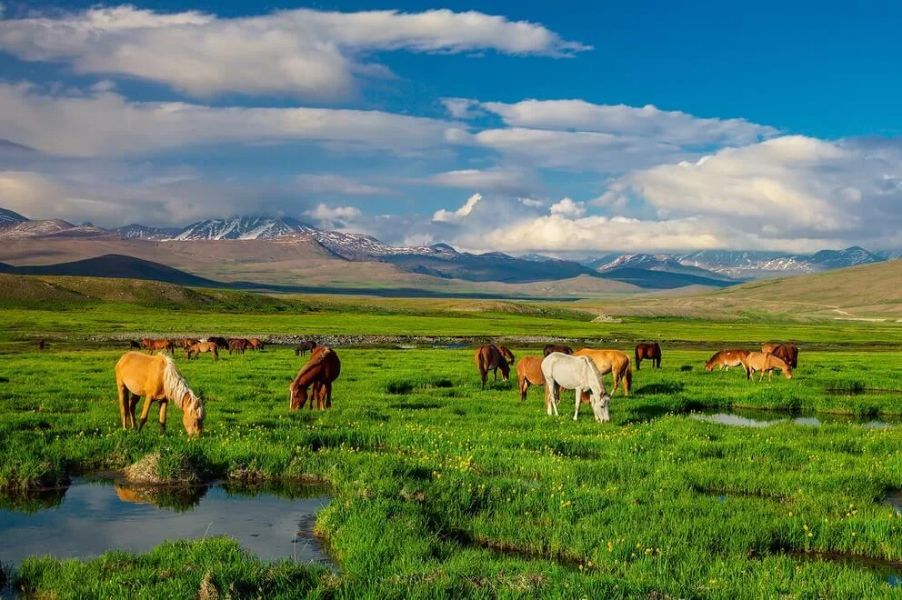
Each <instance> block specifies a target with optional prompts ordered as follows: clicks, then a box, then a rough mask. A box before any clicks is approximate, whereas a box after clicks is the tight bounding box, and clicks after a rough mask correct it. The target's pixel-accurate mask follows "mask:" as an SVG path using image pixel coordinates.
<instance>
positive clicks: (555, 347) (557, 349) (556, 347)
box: [542, 344, 573, 356]
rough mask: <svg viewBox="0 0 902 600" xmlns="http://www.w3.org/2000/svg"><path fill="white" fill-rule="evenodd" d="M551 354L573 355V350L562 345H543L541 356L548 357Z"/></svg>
mask: <svg viewBox="0 0 902 600" xmlns="http://www.w3.org/2000/svg"><path fill="white" fill-rule="evenodd" d="M552 352H560V353H561V354H573V348H571V347H570V346H565V345H563V344H545V347H544V348H542V356H548V355H549V354H551V353H552Z"/></svg>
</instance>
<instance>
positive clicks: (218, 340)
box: [207, 336, 229, 350]
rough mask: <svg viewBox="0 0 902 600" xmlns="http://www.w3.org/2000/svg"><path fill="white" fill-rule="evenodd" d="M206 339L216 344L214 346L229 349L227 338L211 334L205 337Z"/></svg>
mask: <svg viewBox="0 0 902 600" xmlns="http://www.w3.org/2000/svg"><path fill="white" fill-rule="evenodd" d="M207 341H208V342H213V343H214V344H216V347H217V348H219V349H220V350H228V349H229V340H227V339H225V338H224V337H218V336H211V337H208V338H207Z"/></svg>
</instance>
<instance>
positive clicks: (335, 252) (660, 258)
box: [0, 209, 883, 293]
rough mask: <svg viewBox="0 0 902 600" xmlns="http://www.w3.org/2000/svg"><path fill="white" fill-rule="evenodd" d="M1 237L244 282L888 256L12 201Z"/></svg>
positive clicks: (14, 256) (645, 281)
mask: <svg viewBox="0 0 902 600" xmlns="http://www.w3.org/2000/svg"><path fill="white" fill-rule="evenodd" d="M0 240H9V241H11V242H15V243H13V244H11V245H10V244H4V245H0V246H3V247H0V261H3V262H8V263H10V264H11V265H12V264H15V265H18V266H19V267H24V266H28V265H33V263H34V261H35V260H38V261H39V262H41V263H42V264H43V265H44V266H46V265H48V264H49V263H48V261H49V260H50V257H51V256H58V257H59V260H58V262H59V263H60V264H62V263H64V262H65V263H69V262H73V261H78V260H86V259H89V258H92V257H96V256H102V255H116V256H121V255H124V256H132V257H135V258H140V259H142V260H148V261H153V262H155V263H158V264H159V265H160V267H168V266H172V267H175V268H178V269H180V270H182V271H185V272H186V273H189V274H193V275H197V276H201V277H203V278H206V279H215V280H217V281H227V280H230V279H231V280H236V281H239V280H238V279H237V278H238V277H241V279H240V281H241V282H243V283H245V284H246V282H247V281H250V280H254V281H262V280H266V282H267V284H268V285H272V284H281V283H282V282H283V281H291V283H293V284H298V285H307V284H308V273H311V272H315V273H316V274H317V276H318V277H319V278H325V281H327V282H328V283H329V284H330V285H331V284H335V283H337V282H347V283H355V281H354V277H361V275H360V273H364V275H363V277H365V278H370V277H372V278H374V279H375V280H377V281H376V285H377V286H384V287H386V288H388V287H391V286H392V285H395V286H399V287H400V286H401V285H402V283H404V284H410V285H414V286H416V285H421V284H426V285H428V286H432V285H433V284H435V282H438V281H449V282H451V281H464V282H478V283H479V284H484V283H492V282H500V283H504V284H530V283H539V282H549V281H563V280H568V281H570V280H579V284H578V286H577V287H579V288H580V289H584V288H585V287H586V282H587V281H592V280H596V281H598V280H604V281H607V282H610V283H602V282H601V281H599V283H598V284H593V285H592V286H589V287H594V288H597V289H598V290H600V291H604V290H607V291H608V292H616V293H619V292H626V291H629V290H630V289H634V290H636V291H638V290H641V289H652V290H654V289H672V288H678V287H684V286H690V285H697V286H706V287H715V288H719V287H727V286H731V285H734V284H736V283H739V282H741V281H743V280H747V279H757V278H762V277H773V276H780V275H791V274H799V273H811V272H818V271H825V270H830V269H835V268H841V267H846V266H853V265H859V264H867V263H872V262H879V261H881V260H883V258H882V257H881V256H878V255H876V254H873V253H871V252H869V251H867V250H865V249H863V248H858V247H853V248H847V249H845V250H838V251H835V250H823V251H821V252H817V253H815V254H811V255H802V254H783V253H778V252H758V251H753V252H740V251H729V250H718V251H710V250H705V251H700V252H693V253H689V254H610V255H606V256H601V257H597V258H592V259H586V260H583V261H579V262H577V261H573V260H564V259H558V258H553V257H549V256H543V255H540V254H529V255H525V256H520V257H516V256H511V255H508V254H504V253H500V252H490V253H485V254H472V253H468V252H459V251H457V250H456V249H455V248H453V247H452V246H450V245H448V244H444V243H440V244H434V245H430V246H391V245H388V244H385V243H383V242H381V241H380V240H378V239H376V238H374V237H372V236H369V235H363V234H356V233H347V232H341V231H330V230H325V229H320V228H317V227H314V226H312V225H309V224H307V223H304V222H301V221H298V220H296V219H292V218H288V217H264V216H242V217H234V218H228V219H208V220H204V221H198V222H196V223H192V224H190V225H188V226H186V227H181V228H179V227H166V228H161V227H153V226H147V225H142V224H132V225H127V226H124V227H118V228H115V229H104V228H101V227H96V226H94V225H92V224H90V223H84V224H81V225H75V224H73V223H70V222H68V221H64V220H61V219H49V220H31V219H28V218H26V217H24V216H22V215H20V214H18V213H16V212H14V211H11V210H7V209H0ZM194 246H197V249H196V250H195V249H194ZM361 263H362V264H364V265H371V266H370V267H365V268H364V269H363V271H361V270H360V269H359V268H357V267H354V266H352V265H353V264H361ZM85 264H86V265H87V266H83V267H80V268H82V269H84V268H87V269H89V270H90V268H94V267H96V268H97V269H99V268H100V265H101V264H103V265H105V268H110V265H124V263H123V262H122V261H121V260H117V261H113V262H110V261H105V262H103V263H96V262H95V263H92V262H88V263H85ZM380 265H381V266H380ZM61 268H62V267H61ZM68 268H69V267H68V266H67V267H65V269H68ZM123 268H125V267H123ZM142 268H144V267H142ZM230 269H231V270H230ZM145 271H146V269H145ZM233 271H234V273H233ZM20 272H21V271H20ZM146 272H152V270H151V271H146ZM153 272H156V271H153ZM159 272H162V271H159ZM323 273H325V275H323ZM402 273H403V274H406V275H403V276H402V275H400V274H402ZM83 274H90V273H87V272H83ZM97 274H103V273H97ZM120 276H124V275H120ZM292 278H293V279H292ZM343 278H344V279H343ZM586 278H588V279H586ZM402 279H403V280H404V281H403V282H402V281H401V280H402ZM618 282H619V284H618ZM615 284H617V285H620V287H617V285H615ZM436 285H437V284H436ZM440 287H441V286H440Z"/></svg>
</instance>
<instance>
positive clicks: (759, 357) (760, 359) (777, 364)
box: [745, 352, 792, 381]
mask: <svg viewBox="0 0 902 600" xmlns="http://www.w3.org/2000/svg"><path fill="white" fill-rule="evenodd" d="M745 367H746V373H747V374H748V375H747V376H748V379H750V380H751V379H752V374H753V373H759V375H758V381H761V380H762V379H764V373H765V372H766V373H767V380H768V381H771V380H772V379H773V376H774V369H780V371H782V372H783V377H785V378H786V379H792V367H790V366H789V365H788V364H786V362H785V361H784V360H783V359H782V358H780V357H778V356H776V355H775V354H771V353H770V352H749V355H748V356H747V357H746V358H745Z"/></svg>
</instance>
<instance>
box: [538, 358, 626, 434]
mask: <svg viewBox="0 0 902 600" xmlns="http://www.w3.org/2000/svg"><path fill="white" fill-rule="evenodd" d="M542 375H543V376H544V377H545V410H546V412H547V413H548V415H551V414H554V416H557V414H558V412H557V405H558V399H559V397H560V390H561V388H565V389H568V390H575V392H576V402H575V406H574V409H573V420H574V421H576V420H577V419H578V418H579V404H580V400H581V398H582V392H583V391H584V390H589V392H590V394H591V403H592V412H593V413H594V414H595V420H596V421H598V422H600V423H604V422H607V421H610V420H611V415H610V413H609V412H608V403H609V402H610V400H611V397H610V396H608V393H607V391H605V389H604V382H603V381H602V379H601V373H599V372H598V368H597V367H596V366H595V363H594V362H592V359H591V358H589V357H588V356H570V355H569V354H563V353H561V352H552V353H551V354H549V355H548V356H546V357H545V358H544V359H543V360H542Z"/></svg>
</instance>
